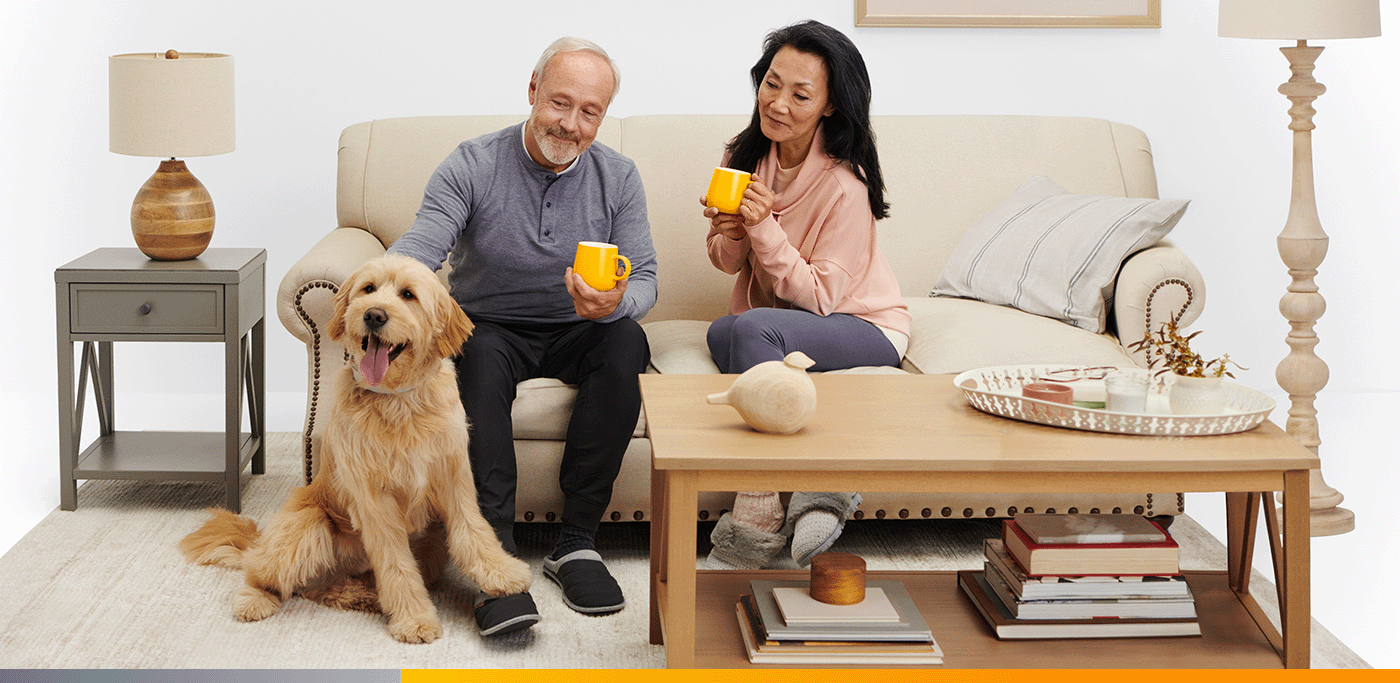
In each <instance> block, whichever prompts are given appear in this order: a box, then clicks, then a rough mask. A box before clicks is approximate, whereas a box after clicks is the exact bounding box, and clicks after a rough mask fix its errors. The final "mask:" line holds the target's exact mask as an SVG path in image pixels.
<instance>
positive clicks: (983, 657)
mask: <svg viewBox="0 0 1400 683" xmlns="http://www.w3.org/2000/svg"><path fill="white" fill-rule="evenodd" d="M807 577H808V573H807V572H803V571H787V572H782V571H765V572H736V571H705V570H701V571H698V572H696V581H697V591H696V593H697V595H698V599H697V601H696V623H695V632H696V633H697V634H698V637H697V641H696V643H695V666H696V668H714V669H735V668H751V667H752V668H764V667H775V665H755V664H751V663H749V661H748V658H747V657H746V656H745V654H744V645H743V643H742V642H741V641H740V638H739V632H738V625H737V621H736V619H735V616H734V603H735V601H737V600H738V597H739V595H740V594H742V593H747V592H749V581H750V580H751V579H755V578H764V579H797V580H802V579H806V578H807ZM1186 577H1187V582H1188V583H1189V584H1190V585H1191V590H1192V591H1193V592H1194V593H1195V596H1196V610H1197V613H1198V616H1199V618H1200V622H1201V633H1202V635H1201V636H1200V637H1187V638H1096V639H1083V640H997V638H996V637H995V636H994V635H992V631H991V629H990V628H989V627H988V626H987V624H986V622H985V621H984V620H983V619H982V616H981V615H980V614H978V613H977V609H976V608H975V607H973V606H972V603H971V602H969V600H968V599H967V597H966V596H965V595H963V593H962V591H961V589H959V588H958V585H957V574H956V572H951V571H947V572H908V571H889V572H886V571H881V572H870V574H869V578H870V579H893V580H897V581H902V582H903V583H904V586H905V588H906V589H908V591H909V593H910V595H912V596H913V598H914V602H915V603H916V604H917V605H918V606H919V611H920V612H921V613H922V614H923V617H924V620H925V621H927V622H928V624H929V627H930V628H931V629H932V630H933V637H934V638H935V639H936V640H937V641H938V644H939V645H940V646H942V648H943V653H944V664H943V666H944V667H945V668H951V669H1016V668H1037V669H1102V668H1113V669H1135V668H1171V669H1183V668H1185V669H1196V668H1209V669H1233V668H1247V669H1279V668H1282V666H1283V665H1282V662H1281V661H1280V659H1279V649H1277V648H1279V647H1280V645H1278V643H1280V642H1281V641H1280V638H1279V636H1278V632H1277V630H1276V629H1275V628H1274V626H1273V625H1272V624H1270V623H1269V621H1268V619H1267V617H1266V616H1265V615H1264V613H1263V612H1262V611H1261V610H1260V608H1259V606H1258V604H1257V603H1255V601H1254V599H1253V597H1252V596H1249V595H1238V594H1236V593H1234V592H1233V591H1231V590H1230V587H1229V583H1228V579H1227V576H1226V573H1225V572H1223V571H1219V572H1187V573H1186ZM657 589H658V591H659V595H658V596H657V597H658V598H659V599H660V603H661V604H662V605H664V604H665V590H666V586H665V584H664V583H661V584H659V585H658V586H657ZM668 616H669V615H665V614H663V615H662V622H663V623H665V621H666V618H667V617H668ZM777 668H799V667H793V666H791V665H782V666H781V667H777ZM811 668H834V667H833V665H825V664H824V665H820V666H816V667H811Z"/></svg>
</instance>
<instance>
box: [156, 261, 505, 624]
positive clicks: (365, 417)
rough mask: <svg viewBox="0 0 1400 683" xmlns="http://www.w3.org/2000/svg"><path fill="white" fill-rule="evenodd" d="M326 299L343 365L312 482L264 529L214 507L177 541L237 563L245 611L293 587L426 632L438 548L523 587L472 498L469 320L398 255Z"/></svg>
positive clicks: (498, 580)
mask: <svg viewBox="0 0 1400 683" xmlns="http://www.w3.org/2000/svg"><path fill="white" fill-rule="evenodd" d="M334 305H335V314H334V316H333V317H332V319H331V321H330V323H329V324H328V325H327V333H328V334H329V336H330V338H331V339H333V340H335V341H339V342H341V343H342V344H343V345H344V346H345V348H346V350H347V352H348V355H349V357H350V360H351V363H349V364H347V365H346V367H344V368H342V369H341V370H339V371H338V372H339V375H338V376H337V377H336V379H337V380H338V381H337V382H335V383H333V384H334V387H335V388H334V389H333V391H335V392H336V398H337V400H336V401H335V403H334V406H335V407H334V409H333V410H332V411H331V413H330V414H329V415H328V416H327V418H326V420H327V421H326V431H325V436H324V439H323V441H322V445H321V469H320V472H319V473H318V474H317V476H316V479H315V481H313V482H312V483H311V484H309V485H307V486H303V487H300V488H298V489H296V490H295V491H294V492H293V493H292V495H291V497H290V498H289V499H288V500H287V502H286V504H284V505H283V506H282V509H281V510H280V511H278V512H277V513H276V515H274V516H273V518H272V521H271V522H270V523H269V524H268V526H267V528H266V529H265V530H264V531H262V532H261V533H259V532H258V530H257V526H256V524H254V522H253V521H252V520H250V519H248V518H246V517H242V516H239V515H235V514H233V513H231V512H227V511H215V515H214V517H213V518H211V519H210V520H209V521H208V522H206V523H205V524H204V526H203V527H201V528H200V529H199V530H197V531H195V532H194V533H192V534H190V535H189V536H188V537H186V538H185V539H184V540H182V541H181V542H180V548H181V550H182V551H183V552H184V554H185V556H186V557H188V558H189V559H190V560H191V561H194V562H199V563H203V564H219V565H224V566H230V567H236V568H241V569H243V571H244V573H245V578H246V582H247V585H245V586H244V587H243V588H241V589H240V590H239V591H238V593H237V594H236V596H235V597H234V603H233V611H234V614H235V615H236V616H237V617H238V618H239V619H241V620H243V621H257V620H260V619H265V618H267V617H269V616H272V614H274V613H275V612H277V610H278V609H279V608H280V607H281V606H282V603H283V601H285V600H286V599H287V598H289V597H291V596H292V595H293V594H300V595H302V596H304V597H307V598H310V599H313V600H317V601H320V602H325V603H329V604H334V605H337V606H341V607H348V608H358V609H366V610H368V611H373V607H374V606H373V604H372V603H373V602H375V601H376V600H377V602H378V608H379V610H380V611H382V612H383V613H385V614H387V615H388V617H389V632H390V633H391V634H392V635H393V636H394V637H395V638H397V639H398V640H401V641H403V642H406V643H429V642H432V641H433V640H435V639H437V637H438V636H440V635H442V625H441V623H440V622H439V621H438V617H437V611H436V609H435V608H434V607H433V603H432V601H431V600H430V599H429V597H428V590H427V586H428V585H431V583H432V582H433V581H434V580H435V579H436V578H437V576H438V574H439V573H440V571H441V569H442V566H443V565H444V564H445V561H446V557H445V556H446V555H450V556H451V559H452V561H453V562H455V563H456V564H457V567H458V568H459V569H461V570H462V572H463V573H464V574H466V575H467V576H469V577H471V579H472V580H474V581H476V583H477V585H478V586H480V588H481V589H482V590H483V591H485V592H486V593H487V594H489V595H507V594H513V593H520V592H523V591H525V590H526V589H528V588H529V586H530V568H529V565H527V564H526V563H524V562H522V561H521V560H519V559H516V558H515V557H512V556H511V555H510V554H508V553H506V552H505V551H504V550H503V549H502V548H501V544H500V541H498V540H497V539H496V534H495V533H494V532H493V531H492V530H491V526H490V525H489V524H488V523H487V522H486V520H485V519H483V518H482V516H481V511H480V509H479V508H478V507H477V502H476V485H475V482H474V481H473V479H472V470H471V464H470V462H469V460H468V456H467V418H466V414H465V412H464V411H463V409H462V402H461V399H460V398H459V397H458V394H457V380H456V371H455V369H454V367H453V365H452V362H451V360H450V359H451V357H452V356H453V355H455V354H456V353H457V351H458V350H459V349H460V348H461V346H462V344H463V343H464V342H465V341H466V340H467V337H468V336H470V335H471V330H472V323H471V321H470V320H468V319H467V316H466V314H465V313H463V312H462V309H461V307H459V306H458V305H457V303H456V302H455V301H453V300H452V297H451V296H450V295H449V294H448V292H447V290H446V289H445V288H444V287H443V286H442V284H441V283H440V282H439V281H438V279H437V277H436V276H435V275H433V273H432V272H431V271H429V270H428V269H427V268H426V267H424V266H423V265H422V264H421V263H419V262H417V261H416V260H414V259H411V258H408V257H405V256H385V257H383V258H379V259H375V260H373V261H370V262H369V263H367V264H365V265H364V266H363V267H361V268H360V269H359V270H357V271H355V273H353V274H352V275H351V276H350V278H349V279H347V280H346V281H345V284H344V285H343V286H342V287H341V289H340V291H339V292H338V293H337V294H336V295H335V298H334ZM444 536H445V541H446V542H445V545H446V553H444V552H443V549H442V546H443V545H444V544H443V539H444ZM368 570H372V572H373V574H372V577H369V576H367V575H364V572H366V571H368ZM366 603H371V604H366Z"/></svg>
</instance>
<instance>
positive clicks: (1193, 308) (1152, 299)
mask: <svg viewBox="0 0 1400 683" xmlns="http://www.w3.org/2000/svg"><path fill="white" fill-rule="evenodd" d="M1205 304H1206V283H1205V279H1204V278H1203V277H1201V271H1199V270H1197V269H1196V266H1195V264H1193V263H1191V259H1190V258H1188V257H1187V256H1186V252H1183V251H1182V250H1180V249H1178V248H1177V247H1176V246H1175V245H1173V244H1172V243H1171V242H1168V241H1165V240H1164V241H1162V242H1158V243H1157V244H1156V245H1153V246H1151V247H1148V248H1147V249H1144V250H1142V251H1139V252H1137V253H1136V254H1133V255H1131V256H1129V257H1128V258H1127V260H1125V261H1124V262H1123V267H1122V269H1121V270H1119V271H1118V284H1117V286H1116V287H1115V289H1114V294H1113V317H1114V320H1115V322H1116V324H1117V332H1118V340H1119V343H1121V344H1123V348H1124V350H1125V351H1127V352H1128V354H1129V355H1131V356H1132V357H1133V361H1134V362H1135V363H1137V364H1138V365H1141V366H1146V364H1147V363H1146V360H1145V358H1144V357H1143V354H1142V352H1141V351H1136V352H1135V351H1132V350H1131V349H1129V348H1128V345H1129V344H1132V343H1134V342H1137V341H1139V340H1141V339H1142V338H1143V336H1144V335H1145V334H1146V333H1147V332H1148V330H1153V331H1155V330H1156V329H1157V328H1159V327H1160V326H1161V325H1162V323H1164V322H1166V321H1167V320H1169V319H1171V318H1172V317H1174V316H1177V315H1180V318H1178V319H1177V323H1178V324H1180V325H1181V326H1182V327H1185V326H1186V325H1189V324H1191V323H1192V322H1194V321H1195V320H1196V318H1198V317H1200V315H1201V311H1202V310H1204V308H1205ZM1149 308H1150V310H1149ZM1149 316H1150V317H1149Z"/></svg>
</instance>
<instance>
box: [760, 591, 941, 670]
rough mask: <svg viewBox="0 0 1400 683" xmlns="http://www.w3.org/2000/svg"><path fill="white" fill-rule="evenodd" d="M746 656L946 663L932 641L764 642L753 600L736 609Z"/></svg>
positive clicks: (782, 660)
mask: <svg viewBox="0 0 1400 683" xmlns="http://www.w3.org/2000/svg"><path fill="white" fill-rule="evenodd" d="M734 612H735V615H736V616H737V617H738V619H739V635H740V639H741V640H743V641H744V652H745V654H747V655H748V658H749V661H750V662H753V663H755V664H788V665H793V664H864V665H874V666H896V665H920V666H930V665H936V664H942V663H943V650H942V649H941V648H940V647H938V643H936V642H934V641H933V640H932V639H930V640H927V641H922V642H908V643H886V642H822V641H809V642H799V641H793V642H787V641H771V640H764V638H763V635H762V630H761V629H762V622H761V621H760V620H759V619H758V616H757V613H756V612H755V611H754V610H753V601H752V596H748V595H745V596H742V598H741V599H740V601H739V602H738V603H737V604H735V605H734Z"/></svg>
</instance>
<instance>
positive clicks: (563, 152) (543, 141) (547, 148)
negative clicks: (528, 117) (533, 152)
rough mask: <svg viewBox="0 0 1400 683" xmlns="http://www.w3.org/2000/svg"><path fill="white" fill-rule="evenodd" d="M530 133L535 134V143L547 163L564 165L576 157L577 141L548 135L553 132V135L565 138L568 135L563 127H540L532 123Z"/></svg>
mask: <svg viewBox="0 0 1400 683" xmlns="http://www.w3.org/2000/svg"><path fill="white" fill-rule="evenodd" d="M530 133H531V134H532V135H534V136H535V144H537V145H539V147H540V153H541V154H543V155H544V158H545V159H546V160H548V161H549V163H551V164H554V165H556V166H564V165H567V164H570V163H572V162H573V160H574V159H577V158H578V155H579V151H580V150H579V145H578V142H577V141H573V142H566V141H564V140H560V139H558V138H556V137H552V136H551V135H550V133H553V134H554V135H557V136H559V137H563V138H566V139H567V138H568V137H570V135H569V134H568V133H566V132H565V131H564V130H563V129H561V128H551V127H548V126H543V127H542V126H538V125H533V124H532V125H531V126H530ZM573 137H577V136H573Z"/></svg>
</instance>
